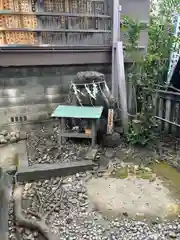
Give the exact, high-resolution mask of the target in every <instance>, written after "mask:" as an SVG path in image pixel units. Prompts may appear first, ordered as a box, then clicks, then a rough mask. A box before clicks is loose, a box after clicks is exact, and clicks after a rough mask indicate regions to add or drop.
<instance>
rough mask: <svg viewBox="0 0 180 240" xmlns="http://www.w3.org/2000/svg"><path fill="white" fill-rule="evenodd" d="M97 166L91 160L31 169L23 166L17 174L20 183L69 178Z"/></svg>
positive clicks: (40, 165) (32, 167)
mask: <svg viewBox="0 0 180 240" xmlns="http://www.w3.org/2000/svg"><path fill="white" fill-rule="evenodd" d="M95 166H96V165H95V164H94V162H93V161H91V160H84V161H76V162H72V163H55V164H36V165H33V166H30V167H25V166H22V167H20V168H19V169H18V172H17V181H18V182H30V181H38V180H42V179H50V178H51V177H59V176H68V175H72V174H75V173H78V172H83V171H87V170H92V169H93V167H95Z"/></svg>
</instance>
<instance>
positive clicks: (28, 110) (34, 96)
mask: <svg viewBox="0 0 180 240" xmlns="http://www.w3.org/2000/svg"><path fill="white" fill-rule="evenodd" d="M87 70H92V71H99V72H101V73H104V74H105V76H106V80H107V82H109V83H110V77H111V76H110V74H111V69H110V65H109V64H108V65H107V64H104V65H76V66H53V67H51V66H45V67H14V68H13V67H7V68H1V69H0V125H1V126H4V125H6V124H7V123H15V122H19V123H21V122H22V123H23V122H24V123H25V122H28V121H32V120H39V119H43V118H47V117H48V116H49V114H51V113H52V111H53V110H54V109H55V107H56V106H58V105H59V104H60V103H64V102H65V101H67V99H68V91H69V87H70V83H71V81H73V79H74V77H75V75H76V74H77V72H79V71H87Z"/></svg>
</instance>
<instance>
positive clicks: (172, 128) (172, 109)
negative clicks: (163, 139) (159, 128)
mask: <svg viewBox="0 0 180 240" xmlns="http://www.w3.org/2000/svg"><path fill="white" fill-rule="evenodd" d="M175 110H176V102H175V101H172V100H171V107H170V121H171V122H176V119H175V118H176V111H175ZM175 131H176V128H175V126H174V125H173V124H169V133H175Z"/></svg>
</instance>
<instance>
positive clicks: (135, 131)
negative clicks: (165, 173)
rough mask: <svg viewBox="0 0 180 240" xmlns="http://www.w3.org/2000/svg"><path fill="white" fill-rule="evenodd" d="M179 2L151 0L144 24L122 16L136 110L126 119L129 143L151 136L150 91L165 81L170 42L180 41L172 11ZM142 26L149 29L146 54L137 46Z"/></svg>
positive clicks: (152, 117) (152, 104)
mask: <svg viewBox="0 0 180 240" xmlns="http://www.w3.org/2000/svg"><path fill="white" fill-rule="evenodd" d="M179 3H180V1H179V0H158V1H156V2H153V1H152V2H151V7H150V9H151V11H150V20H149V24H148V25H147V26H145V25H142V24H140V23H139V22H137V21H135V20H132V19H129V18H128V17H124V25H123V30H124V33H125V36H126V55H127V56H128V57H130V58H131V60H132V64H131V66H130V67H129V69H128V74H127V80H128V81H129V82H130V83H131V86H132V88H133V89H135V92H136V111H135V114H134V117H133V119H132V120H131V121H130V123H129V131H128V134H127V140H128V142H130V143H132V144H140V145H145V144H147V143H148V142H150V141H151V140H152V139H153V129H154V111H153V109H154V101H153V97H154V96H152V92H153V91H154V88H155V86H156V89H157V88H158V87H159V86H160V85H165V81H166V77H167V72H168V65H169V56H170V52H171V50H172V47H173V46H174V44H173V43H177V42H178V41H179V40H178V39H177V38H175V37H174V36H173V34H172V30H173V24H172V15H173V13H174V11H176V12H178V11H179V9H178V8H179V5H178V4H179ZM157 7H158V8H159V11H157ZM143 28H146V29H148V34H149V42H148V49H147V53H146V55H143V54H141V53H140V51H139V49H138V41H139V38H140V32H141V30H142V29H143ZM145 89H146V90H145ZM147 90H148V91H147ZM150 109H151V110H150ZM149 110H150V111H149Z"/></svg>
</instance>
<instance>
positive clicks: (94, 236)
mask: <svg viewBox="0 0 180 240" xmlns="http://www.w3.org/2000/svg"><path fill="white" fill-rule="evenodd" d="M92 175H93V174H92V172H86V173H78V174H76V175H73V176H70V177H68V178H65V179H64V180H63V182H62V185H61V187H59V188H58V189H57V191H56V188H57V186H59V182H60V178H56V179H51V180H49V181H48V180H46V181H40V182H36V183H32V184H29V185H28V184H26V187H25V192H24V196H25V197H24V198H25V199H26V202H25V203H26V207H27V206H28V205H29V204H30V202H31V201H27V199H30V200H32V204H31V207H30V208H31V209H32V210H33V211H36V212H37V211H40V210H38V208H40V209H41V207H42V206H43V207H42V211H41V212H48V211H50V210H51V209H52V208H53V207H54V206H55V205H56V207H55V209H54V211H53V212H51V213H50V215H49V218H48V223H49V226H50V228H51V229H52V230H53V232H55V233H56V234H59V240H66V239H67V240H73V239H74V240H77V239H78V240H86V239H87V240H105V239H107V240H121V239H122V240H133V239H134V240H137V239H139V240H141V239H142V240H165V239H180V216H179V218H178V219H176V220H174V221H173V222H163V223H160V222H158V221H154V222H152V223H151V224H149V223H148V222H143V221H136V220H133V219H109V220H108V219H107V218H105V217H103V216H102V215H101V214H100V213H98V212H97V211H96V209H94V208H93V206H92V204H91V203H90V202H89V200H88V196H87V192H86V182H87V181H88V180H89V179H90V178H91V177H92ZM28 188H29V189H28ZM37 190H38V196H39V197H40V199H41V204H39V203H38V201H37V200H36V196H37V195H36V192H37ZM62 191H63V194H62ZM52 192H55V194H54V195H52ZM61 196H62V199H61V204H58V205H57V202H58V203H59V202H60V201H59V199H60V198H61ZM37 199H39V198H37ZM47 199H48V201H49V202H48V201H47ZM39 206H40V207H39ZM9 222H10V238H9V239H10V240H12V239H14V233H13V231H14V228H13V227H12V211H10V221H9ZM21 234H22V236H23V240H30V239H31V240H34V239H38V233H36V232H34V233H32V232H30V231H29V230H25V231H24V230H23V231H22V233H21Z"/></svg>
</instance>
